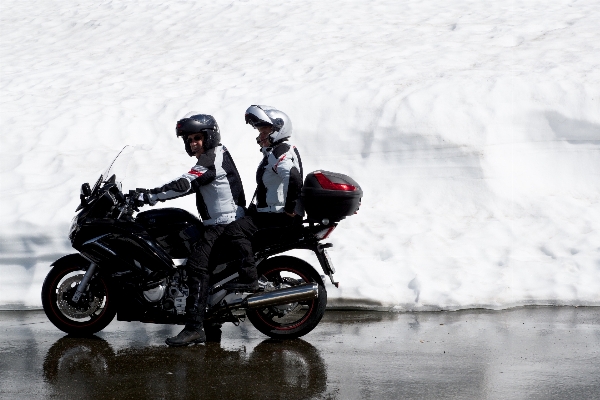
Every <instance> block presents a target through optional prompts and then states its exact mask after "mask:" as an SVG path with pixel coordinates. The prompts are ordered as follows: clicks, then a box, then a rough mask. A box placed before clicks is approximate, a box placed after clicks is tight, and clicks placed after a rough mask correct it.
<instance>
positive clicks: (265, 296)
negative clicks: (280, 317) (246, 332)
mask: <svg viewBox="0 0 600 400" xmlns="http://www.w3.org/2000/svg"><path fill="white" fill-rule="evenodd" d="M318 296H319V285H318V284H317V283H305V284H303V285H298V286H294V287H289V288H285V289H277V290H273V291H271V292H262V293H256V294H252V295H250V296H248V297H246V298H243V299H239V300H236V301H235V302H231V303H228V304H226V305H225V307H223V308H227V309H230V310H231V309H236V308H263V307H268V306H277V305H281V304H288V303H296V302H299V301H306V300H311V299H314V298H317V297H318Z"/></svg>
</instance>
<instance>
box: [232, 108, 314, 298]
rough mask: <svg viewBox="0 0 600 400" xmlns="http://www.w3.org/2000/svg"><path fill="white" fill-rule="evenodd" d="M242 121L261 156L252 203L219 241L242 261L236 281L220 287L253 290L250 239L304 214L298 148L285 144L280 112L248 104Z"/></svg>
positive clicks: (288, 128)
mask: <svg viewBox="0 0 600 400" xmlns="http://www.w3.org/2000/svg"><path fill="white" fill-rule="evenodd" d="M245 118H246V123H247V124H250V125H251V126H252V127H253V128H255V129H257V130H258V132H259V135H258V137H257V138H256V142H257V143H258V145H259V146H260V147H261V149H260V151H261V152H262V153H263V159H262V161H261V163H260V164H259V166H258V169H257V171H256V184H257V188H256V192H255V204H252V205H251V206H250V210H249V212H248V215H246V216H245V217H244V218H241V219H238V220H237V221H235V222H233V223H231V224H230V225H228V226H227V227H226V228H225V231H224V232H223V236H222V239H220V240H224V241H228V242H229V245H230V247H231V248H232V250H233V251H234V253H236V254H237V255H238V256H239V257H240V258H241V259H242V262H241V264H240V266H239V270H238V273H239V277H238V279H237V282H232V283H228V284H226V285H224V289H229V290H236V291H255V290H258V288H259V286H258V276H257V272H256V262H255V260H254V252H253V250H252V244H251V242H250V239H251V238H252V236H253V235H254V234H255V233H256V232H257V231H259V230H262V229H266V228H276V227H286V226H291V225H293V224H294V222H295V221H297V220H300V221H301V216H302V215H303V214H304V212H303V210H302V207H301V205H300V202H299V197H300V192H301V190H302V181H303V179H302V175H303V171H302V161H301V159H300V153H299V152H298V149H296V147H295V146H293V145H291V144H290V143H288V140H289V138H290V137H291V136H292V122H291V120H290V118H289V117H288V116H287V115H286V114H285V113H284V112H282V111H279V110H277V109H276V108H273V107H269V106H259V105H252V106H250V107H249V108H248V109H247V110H246V116H245ZM253 202H254V199H253ZM297 215H298V217H296V216H297Z"/></svg>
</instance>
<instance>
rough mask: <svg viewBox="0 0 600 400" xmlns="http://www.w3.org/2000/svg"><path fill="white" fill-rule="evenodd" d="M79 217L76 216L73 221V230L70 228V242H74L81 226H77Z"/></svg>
mask: <svg viewBox="0 0 600 400" xmlns="http://www.w3.org/2000/svg"><path fill="white" fill-rule="evenodd" d="M78 216H79V215H75V216H74V217H73V219H72V220H71V228H69V240H73V237H74V236H75V234H76V233H77V231H78V230H79V225H77V217H78Z"/></svg>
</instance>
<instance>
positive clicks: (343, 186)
mask: <svg viewBox="0 0 600 400" xmlns="http://www.w3.org/2000/svg"><path fill="white" fill-rule="evenodd" d="M315 178H317V181H319V185H321V187H322V188H323V189H327V190H343V191H345V192H353V191H355V190H356V186H354V185H351V184H349V183H336V182H332V181H331V180H330V179H329V178H328V177H327V176H325V175H324V174H323V173H322V172H320V171H317V172H315Z"/></svg>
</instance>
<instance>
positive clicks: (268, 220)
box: [223, 213, 294, 290]
mask: <svg viewBox="0 0 600 400" xmlns="http://www.w3.org/2000/svg"><path fill="white" fill-rule="evenodd" d="M293 221H294V220H293V218H292V217H289V216H287V215H286V214H284V213H256V214H254V215H253V216H251V217H244V218H242V219H238V220H237V221H235V222H232V223H231V224H229V225H228V226H227V228H225V231H224V232H223V238H224V239H225V240H228V241H229V243H230V244H231V246H232V248H233V249H235V250H234V251H236V252H237V253H238V254H239V257H240V258H241V259H242V262H241V264H240V269H239V274H240V277H239V279H238V282H237V283H229V284H226V285H224V286H223V287H224V288H225V289H230V290H256V289H258V273H257V271H256V262H255V260H254V250H253V249H252V242H251V241H250V240H251V238H252V236H253V235H254V234H255V233H256V232H258V231H259V230H262V229H268V228H277V227H285V226H289V225H292V223H293Z"/></svg>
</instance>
